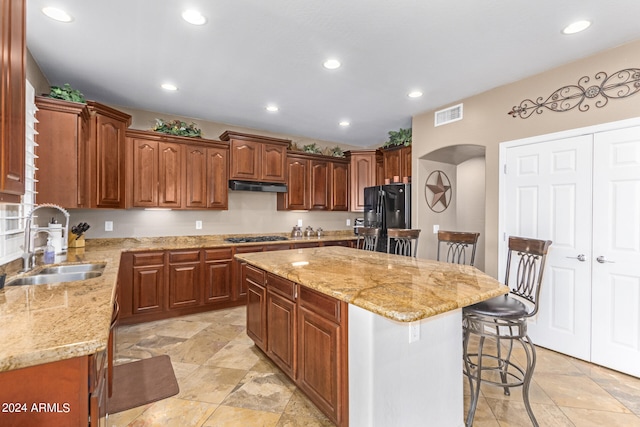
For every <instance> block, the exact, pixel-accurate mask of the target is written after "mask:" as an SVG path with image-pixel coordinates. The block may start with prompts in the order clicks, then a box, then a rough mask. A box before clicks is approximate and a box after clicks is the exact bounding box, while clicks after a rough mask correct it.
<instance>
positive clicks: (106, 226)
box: [104, 221, 113, 231]
mask: <svg viewBox="0 0 640 427" xmlns="http://www.w3.org/2000/svg"><path fill="white" fill-rule="evenodd" d="M104 231H113V221H105V222H104Z"/></svg>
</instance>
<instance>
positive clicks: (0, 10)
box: [0, 0, 26, 202]
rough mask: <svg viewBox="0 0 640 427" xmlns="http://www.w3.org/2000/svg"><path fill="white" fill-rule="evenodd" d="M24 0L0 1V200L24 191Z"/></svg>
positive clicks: (4, 200) (5, 200)
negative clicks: (0, 63)
mask: <svg viewBox="0 0 640 427" xmlns="http://www.w3.org/2000/svg"><path fill="white" fill-rule="evenodd" d="M25 56H26V39H25V0H0V58H2V59H1V60H2V67H1V68H0V85H1V86H0V87H1V88H2V89H1V92H2V96H0V108H1V110H2V114H0V150H1V151H2V157H1V161H0V201H3V202H18V201H19V200H20V199H19V197H18V196H20V195H21V194H24V167H25V157H24V156H25V145H24V139H25V114H26V113H25V80H26V74H25V73H26V71H25V70H26V67H25Z"/></svg>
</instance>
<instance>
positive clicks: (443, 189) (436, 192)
mask: <svg viewBox="0 0 640 427" xmlns="http://www.w3.org/2000/svg"><path fill="white" fill-rule="evenodd" d="M434 173H435V174H437V178H436V183H435V185H434V184H429V183H427V184H426V185H427V188H429V190H431V192H432V193H433V198H432V199H431V203H429V207H430V208H431V209H433V210H435V209H434V208H435V206H436V204H437V203H442V206H443V207H444V209H447V207H448V206H449V203H448V202H449V201H448V200H447V197H446V194H447V191H449V190H450V189H451V185H445V184H444V180H443V179H442V176H443V175H444V178H445V179H446V181H447V183H449V182H450V181H449V178H448V177H447V176H446V175H445V174H444V172H442V171H434V172H433V173H432V174H434ZM427 181H428V180H427ZM427 202H428V200H427ZM444 209H443V210H444Z"/></svg>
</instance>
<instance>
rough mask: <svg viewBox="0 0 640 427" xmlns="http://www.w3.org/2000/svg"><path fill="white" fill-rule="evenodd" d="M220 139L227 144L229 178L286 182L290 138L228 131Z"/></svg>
mask: <svg viewBox="0 0 640 427" xmlns="http://www.w3.org/2000/svg"><path fill="white" fill-rule="evenodd" d="M220 139H221V140H222V141H229V144H230V170H229V179H238V180H243V181H258V182H285V179H286V162H287V147H289V143H290V142H291V141H290V140H288V139H279V138H270V137H265V136H259V135H251V134H245V133H239V132H231V131H226V132H224V133H223V134H222V135H220Z"/></svg>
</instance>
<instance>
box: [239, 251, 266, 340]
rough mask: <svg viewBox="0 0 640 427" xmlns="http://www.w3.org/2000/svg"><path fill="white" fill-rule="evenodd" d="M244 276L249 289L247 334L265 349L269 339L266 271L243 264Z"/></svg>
mask: <svg viewBox="0 0 640 427" xmlns="http://www.w3.org/2000/svg"><path fill="white" fill-rule="evenodd" d="M241 269H242V273H241V274H242V277H243V280H244V281H245V282H246V284H245V287H246V289H247V335H249V337H250V338H251V339H252V340H253V342H255V344H256V345H257V346H258V347H259V348H261V349H262V350H263V351H265V350H266V344H267V342H266V340H267V288H266V286H265V283H264V281H265V277H264V272H262V271H261V270H258V269H256V268H254V267H251V266H250V265H248V264H246V263H243V264H241Z"/></svg>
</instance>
